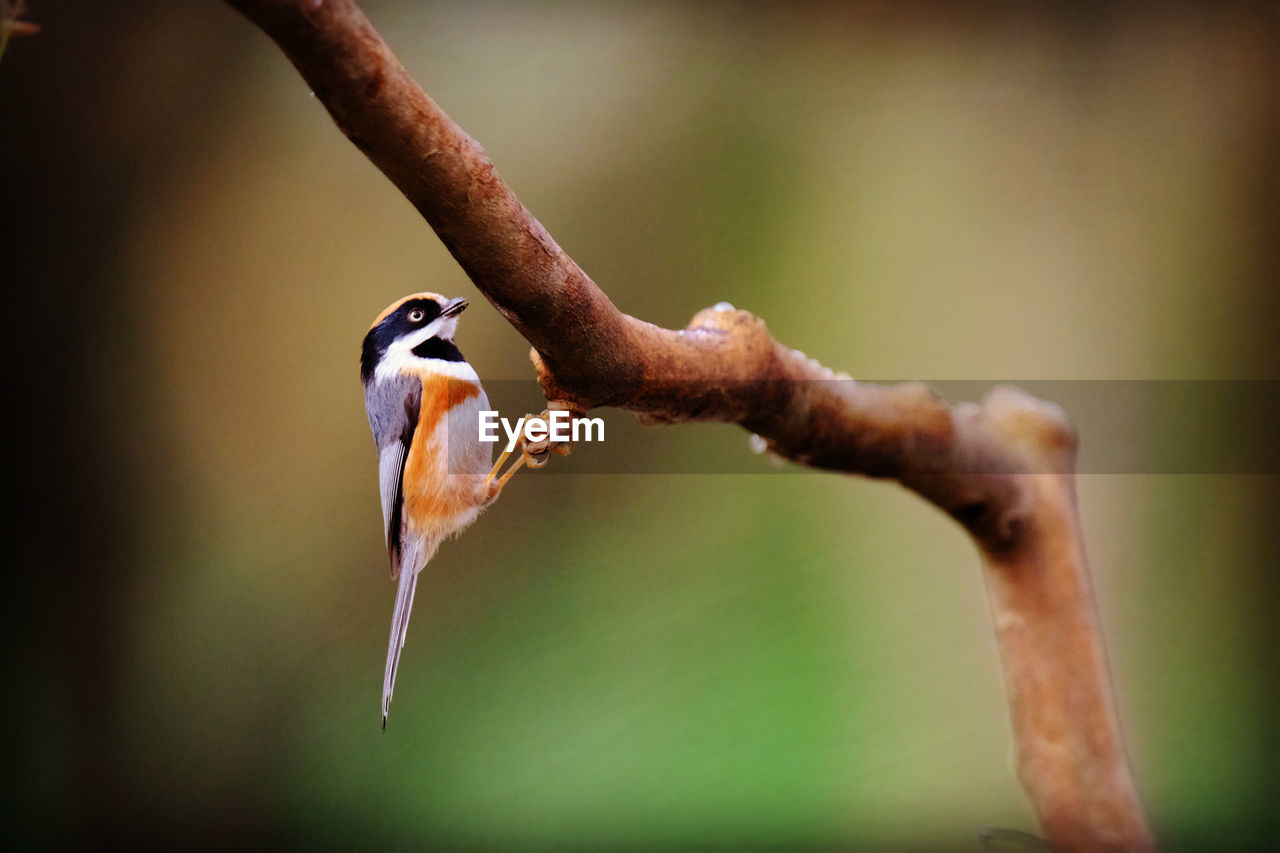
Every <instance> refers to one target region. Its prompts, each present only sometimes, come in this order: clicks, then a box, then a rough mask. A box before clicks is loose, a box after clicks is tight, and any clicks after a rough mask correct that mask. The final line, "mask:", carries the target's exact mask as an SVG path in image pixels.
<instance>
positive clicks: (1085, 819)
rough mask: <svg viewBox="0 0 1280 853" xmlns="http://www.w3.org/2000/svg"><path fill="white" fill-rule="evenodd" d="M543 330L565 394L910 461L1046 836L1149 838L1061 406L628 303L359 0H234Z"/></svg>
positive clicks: (550, 370) (507, 302)
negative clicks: (994, 668)
mask: <svg viewBox="0 0 1280 853" xmlns="http://www.w3.org/2000/svg"><path fill="white" fill-rule="evenodd" d="M228 2H229V3H230V5H232V6H233V7H235V8H236V9H238V10H239V11H241V12H242V13H243V14H244V15H245V16H246V17H248V18H249V19H250V20H251V21H253V22H254V23H255V24H257V25H258V26H259V27H261V29H262V30H264V31H265V32H266V33H267V34H268V35H269V36H270V37H271V38H272V39H274V40H275V42H276V43H277V44H278V45H279V46H280V48H281V49H282V50H283V51H284V53H285V54H286V55H287V56H288V58H289V59H290V61H291V62H292V63H293V64H294V65H295V66H296V67H297V69H298V70H299V71H300V72H301V73H302V76H303V78H304V79H305V80H306V81H307V83H308V84H309V85H310V86H311V88H312V89H313V90H314V92H315V94H316V96H317V98H318V99H319V100H320V102H321V103H322V104H324V106H325V108H326V109H328V111H329V113H330V115H332V117H333V119H334V121H335V122H336V123H337V125H338V127H339V128H340V129H341V130H342V132H343V133H344V134H346V136H347V137H348V138H349V139H350V140H351V141H352V142H353V143H354V144H355V145H356V147H357V148H359V149H360V150H361V151H363V152H364V153H365V155H366V156H368V157H369V159H370V160H372V161H373V162H374V163H375V164H376V165H377V166H378V168H379V169H381V170H382V172H383V173H384V174H385V175H386V176H387V177H388V178H390V179H391V181H392V182H393V183H394V184H395V186H396V187H397V188H399V189H400V191H401V192H403V193H404V195H405V196H406V197H407V198H408V199H409V200H410V201H411V202H412V203H413V205H414V206H415V207H416V208H417V209H418V211H419V212H420V213H421V214H422V216H423V217H424V218H425V219H426V220H427V222H428V223H430V225H431V227H432V228H433V229H434V230H435V232H436V234H437V235H439V237H440V239H441V240H442V241H443V242H444V244H445V246H446V247H447V248H448V249H449V251H450V252H451V253H452V254H453V256H454V258H455V259H457V261H458V263H459V264H460V265H461V266H462V268H463V269H464V270H465V271H466V273H467V275H468V276H470V278H471V280H472V281H473V282H474V283H475V285H476V287H477V288H478V289H479V290H480V292H481V293H483V294H484V295H485V297H486V298H488V300H489V301H490V302H491V303H492V304H493V306H494V307H495V308H496V309H497V310H498V312H499V313H500V314H502V316H503V317H505V318H506V319H507V320H508V321H509V322H510V323H511V324H512V325H513V326H514V327H515V328H516V330H517V331H519V332H520V334H522V335H523V336H524V337H525V338H526V339H528V341H529V342H530V344H532V346H533V354H532V355H533V360H534V365H535V367H536V369H537V372H538V377H539V380H540V382H541V383H542V386H543V389H544V391H545V393H546V395H547V399H548V400H550V401H554V402H558V403H562V404H565V405H568V406H569V407H571V408H573V409H575V410H579V411H586V410H587V409H589V408H592V407H595V406H617V407H620V408H623V409H626V410H628V411H631V412H633V413H635V414H637V415H638V416H640V417H642V418H644V419H646V420H648V421H651V422H657V423H675V422H680V421H691V420H700V421H727V422H731V423H737V424H740V425H742V426H743V427H745V428H746V429H749V430H751V431H752V432H754V433H756V434H758V435H760V436H762V437H763V438H764V439H765V440H766V441H767V443H768V446H769V448H770V449H771V450H772V451H773V452H775V453H777V454H778V455H780V456H783V457H785V458H787V459H790V460H792V461H794V462H798V463H800V464H803V465H809V466H813V467H816V468H823V469H827V470H832V471H841V472H847V473H854V474H866V475H870V476H875V477H886V478H893V479H896V480H898V481H899V482H901V483H902V484H903V485H904V486H906V487H907V488H909V489H912V490H914V491H915V492H917V493H919V494H920V495H921V496H922V497H924V498H925V499H926V500H928V501H930V502H932V503H934V504H936V505H937V506H938V507H940V508H941V509H942V510H943V511H945V512H947V513H948V514H950V515H951V516H952V517H954V518H955V519H956V520H957V521H958V522H959V523H960V524H961V525H963V526H964V528H965V529H966V530H967V531H968V532H969V533H970V534H971V535H972V537H973V539H974V540H975V542H976V544H977V546H978V549H979V552H980V554H981V556H982V561H983V565H984V575H985V578H986V585H987V590H988V598H989V601H990V604H991V611H992V614H993V617H994V620H995V628H996V638H997V643H998V646H999V649H1000V655H1001V660H1002V663H1003V667H1004V674H1005V686H1006V690H1007V691H1008V697H1009V706H1010V713H1011V716H1012V720H1013V734H1014V742H1015V746H1016V749H1017V765H1018V774H1019V777H1020V779H1021V781H1022V783H1023V785H1024V787H1025V788H1026V790H1027V793H1028V795H1029V796H1030V798H1031V801H1032V804H1033V806H1034V808H1035V810H1036V813H1037V815H1038V817H1039V819H1040V823H1041V828H1042V831H1043V832H1044V834H1045V836H1046V838H1047V839H1048V841H1049V842H1050V844H1051V845H1052V846H1053V847H1054V848H1055V849H1061V850H1073V851H1074V850H1080V851H1084V850H1148V849H1153V847H1154V842H1153V840H1152V836H1151V833H1150V830H1149V829H1148V827H1147V824H1146V820H1145V817H1144V815H1143V811H1142V807H1141V805H1140V803H1139V801H1138V797H1137V794H1136V792H1135V790H1134V787H1133V784H1132V781H1131V779H1130V775H1129V770H1128V767H1127V764H1126V760H1125V756H1124V750H1123V745H1122V742H1121V737H1120V731H1119V726H1118V724H1117V721H1116V715H1115V711H1114V708H1113V703H1112V698H1111V689H1110V684H1109V680H1108V675H1107V668H1106V660H1105V653H1104V650H1103V645H1102V639H1101V634H1100V631H1099V628H1098V624H1097V619H1096V616H1095V611H1094V604H1093V596H1092V591H1091V588H1090V582H1089V572H1088V566H1087V564H1086V561H1085V556H1084V548H1083V541H1082V537H1081V531H1080V521H1079V515H1078V512H1077V510H1076V502H1075V481H1074V467H1075V452H1076V437H1075V434H1074V430H1073V429H1072V428H1071V426H1070V424H1069V423H1068V421H1067V419H1066V418H1065V417H1064V415H1063V414H1062V412H1061V411H1060V410H1059V409H1058V408H1057V407H1056V406H1053V405H1051V404H1048V403H1044V402H1040V401H1038V400H1035V399H1033V398H1031V397H1029V396H1027V395H1025V394H1023V393H1022V392H1020V391H1017V390H1015V389H1011V388H997V389H995V390H994V391H993V392H992V393H991V394H989V395H988V396H987V398H986V399H985V400H984V401H983V403H982V404H981V405H976V404H961V405H957V406H954V407H949V406H947V405H946V404H945V403H944V402H943V401H942V400H941V399H940V398H938V397H937V396H936V395H934V394H933V393H932V392H930V391H929V390H928V389H926V388H925V387H924V386H921V385H917V384H905V385H898V386H879V385H872V384H867V383H861V382H855V381H853V380H851V379H849V378H848V377H846V376H843V375H836V374H834V373H832V371H830V370H828V369H827V368H825V367H823V366H821V365H819V364H818V363H817V362H815V361H812V360H810V359H807V358H805V357H804V355H802V354H801V353H798V352H795V351H793V350H791V349H789V348H788V347H785V346H783V345H781V344H779V343H778V342H776V341H775V340H773V338H772V337H771V336H770V335H769V332H768V330H767V329H766V328H765V324H764V323H763V321H761V320H760V319H759V318H757V317H754V316H752V315H751V314H749V313H747V312H745V311H738V310H734V309H732V308H731V307H729V306H725V305H720V306H716V307H715V308H710V309H707V310H704V311H702V312H700V313H699V314H697V315H696V316H695V317H694V318H693V320H692V322H691V323H690V324H689V326H688V327H687V328H685V329H682V330H678V331H673V330H668V329H662V328H659V327H657V326H654V325H652V324H650V323H646V322H644V321H642V320H638V319H636V318H635V317H631V316H629V315H627V314H623V313H622V312H620V311H619V310H618V309H617V308H616V307H615V306H614V305H613V303H612V302H611V301H610V300H609V298H608V297H607V296H606V295H605V294H604V293H603V292H602V291H601V290H600V289H599V288H598V287H597V286H596V285H595V283H594V282H592V281H591V279H590V278H588V277H587V275H586V274H585V273H584V272H583V271H582V270H581V269H580V268H579V267H578V265H577V264H575V263H574V262H573V260H572V259H571V258H569V256H568V255H566V254H565V253H564V251H563V250H562V249H561V248H560V247H559V246H558V245H557V244H556V242H555V241H554V240H553V239H552V238H551V236H550V235H549V234H548V233H547V231H546V229H544V228H543V227H542V225H541V224H540V223H539V222H538V221H537V220H536V219H535V218H534V217H533V216H532V215H531V214H530V213H529V211H528V210H526V209H525V207H524V206H523V205H522V204H521V203H520V201H519V200H518V199H517V198H516V197H515V195H514V193H512V191H511V189H510V188H509V187H508V186H507V185H506V183H505V182H503V180H502V179H501V178H500V177H499V176H498V174H497V172H496V171H495V170H494V168H493V165H492V164H491V163H490V162H489V161H488V159H487V158H486V157H485V154H484V151H483V150H482V149H481V148H480V146H479V145H478V144H477V143H476V142H475V140H473V139H471V137H469V136H467V134H466V133H464V132H463V131H462V129H461V128H459V127H458V126H457V125H456V124H455V123H454V122H453V121H452V120H451V119H450V118H449V117H448V116H447V115H445V113H444V112H443V111H442V110H441V109H440V108H439V107H438V106H437V105H436V103H435V102H434V101H432V100H431V98H429V97H428V96H427V94H426V93H425V92H423V91H422V89H421V88H420V87H419V86H418V85H417V84H416V83H415V82H414V81H413V79H412V78H411V77H410V76H409V74H408V72H407V71H406V70H405V69H404V67H403V66H402V65H401V64H400V63H399V61H397V60H396V58H395V56H394V55H393V54H392V52H391V50H390V48H389V47H387V45H386V44H385V43H384V42H383V41H382V39H381V38H380V37H379V36H378V34H377V32H376V31H375V30H374V29H373V26H372V24H370V23H369V21H368V19H367V18H366V17H365V16H364V14H363V13H362V12H361V11H360V10H359V8H358V7H357V6H356V5H355V3H354V2H353V0H228Z"/></svg>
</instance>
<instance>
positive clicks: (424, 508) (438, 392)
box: [404, 371, 480, 532]
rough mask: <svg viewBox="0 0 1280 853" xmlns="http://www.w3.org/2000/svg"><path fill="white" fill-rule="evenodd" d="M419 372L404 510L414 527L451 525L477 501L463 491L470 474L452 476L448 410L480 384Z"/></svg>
mask: <svg viewBox="0 0 1280 853" xmlns="http://www.w3.org/2000/svg"><path fill="white" fill-rule="evenodd" d="M415 373H416V374H417V375H418V377H419V378H421V380H422V410H421V413H420V414H419V416H418V429H417V431H416V432H414V434H413V443H412V444H411V445H410V446H409V455H408V457H407V458H406V459H405V463H404V511H405V515H406V518H407V520H408V522H409V528H410V529H411V530H417V531H424V532H426V531H430V530H432V529H433V528H436V527H441V528H446V529H448V528H451V527H452V525H450V524H449V519H451V518H453V517H454V516H455V515H458V514H459V513H462V512H467V511H469V510H472V509H473V508H474V506H475V504H474V502H473V501H472V500H471V499H470V498H471V496H470V495H468V494H464V493H463V492H462V491H461V490H463V489H469V488H471V487H473V485H474V484H472V483H471V480H470V478H465V477H453V478H450V477H449V476H448V474H449V459H448V446H447V440H448V439H447V436H448V432H449V424H448V417H449V411H450V409H452V408H453V407H455V406H457V405H460V404H461V403H463V402H465V401H466V400H469V399H470V398H472V397H475V396H477V395H478V394H479V393H480V388H479V386H477V385H476V384H475V383H473V382H466V381H460V380H457V379H450V378H449V377H447V376H441V375H440V374H438V373H432V372H429V371H415Z"/></svg>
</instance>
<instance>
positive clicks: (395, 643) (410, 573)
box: [382, 564, 419, 731]
mask: <svg viewBox="0 0 1280 853" xmlns="http://www.w3.org/2000/svg"><path fill="white" fill-rule="evenodd" d="M418 569H419V567H417V566H414V565H412V564H409V565H404V566H402V567H401V569H400V585H399V586H398V587H397V589H396V609H395V612H394V614H393V615H392V618H391V638H390V640H389V641H388V643H387V670H386V674H385V675H383V678H382V729H383V731H386V728H387V712H388V711H389V710H390V709H391V694H392V693H394V692H395V689H396V669H398V668H399V666H400V652H401V650H402V649H404V636H405V632H406V631H408V630H409V613H410V612H411V611H412V610H413V592H414V589H415V588H417V586H418Z"/></svg>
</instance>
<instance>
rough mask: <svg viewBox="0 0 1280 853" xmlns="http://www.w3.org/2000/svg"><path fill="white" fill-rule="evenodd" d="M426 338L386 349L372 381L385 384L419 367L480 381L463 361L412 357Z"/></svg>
mask: <svg viewBox="0 0 1280 853" xmlns="http://www.w3.org/2000/svg"><path fill="white" fill-rule="evenodd" d="M449 320H450V321H451V322H453V324H454V325H457V320H456V319H455V318H453V317H450V318H449ZM433 325H434V324H433ZM428 328H430V326H428ZM450 331H452V330H450ZM429 337H431V336H430V335H428V336H427V338H429ZM427 338H422V339H421V340H418V336H417V335H414V336H413V337H412V338H407V339H405V340H403V341H396V342H395V343H393V344H392V345H391V346H390V347H388V348H387V354H386V355H384V356H383V357H382V361H380V362H378V366H377V368H375V369H374V371H373V376H374V379H375V380H376V381H378V382H385V381H387V380H389V379H394V378H396V377H397V376H399V375H400V374H401V373H403V372H404V370H405V368H407V367H419V368H426V369H428V370H430V371H432V372H433V373H439V374H440V375H442V376H447V377H449V378H450V379H466V380H469V381H471V382H479V381H480V377H479V376H477V375H476V371H475V368H473V367H472V366H471V365H470V364H468V363H467V362H465V361H445V360H444V359H440V358H421V357H419V356H416V355H414V354H413V348H414V347H416V346H417V345H418V344H420V343H422V341H425V340H426V339H427Z"/></svg>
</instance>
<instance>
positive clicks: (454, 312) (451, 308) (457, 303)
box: [440, 296, 470, 317]
mask: <svg viewBox="0 0 1280 853" xmlns="http://www.w3.org/2000/svg"><path fill="white" fill-rule="evenodd" d="M469 304H470V303H469V302H467V300H465V299H463V298H462V297H461V296H459V297H458V298H457V299H453V300H450V302H449V303H448V304H447V305H445V306H444V310H443V311H441V312H440V316H441V317H456V316H458V315H459V314H461V313H462V312H463V311H465V310H466V309H467V305H469Z"/></svg>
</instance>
